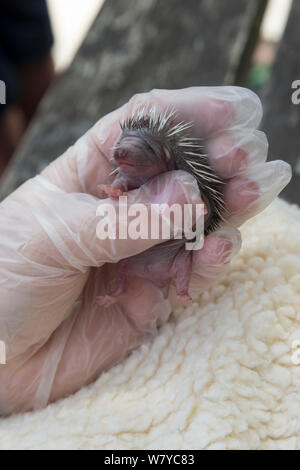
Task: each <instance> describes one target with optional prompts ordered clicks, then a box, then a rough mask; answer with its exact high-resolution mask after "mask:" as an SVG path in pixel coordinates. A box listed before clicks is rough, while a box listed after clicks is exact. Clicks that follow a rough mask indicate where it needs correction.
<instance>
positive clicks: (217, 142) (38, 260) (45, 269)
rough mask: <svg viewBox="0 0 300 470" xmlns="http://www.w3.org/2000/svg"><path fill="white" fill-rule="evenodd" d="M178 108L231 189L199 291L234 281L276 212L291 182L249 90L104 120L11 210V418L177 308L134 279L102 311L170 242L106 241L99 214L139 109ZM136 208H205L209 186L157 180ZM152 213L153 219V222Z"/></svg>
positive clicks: (216, 92)
mask: <svg viewBox="0 0 300 470" xmlns="http://www.w3.org/2000/svg"><path fill="white" fill-rule="evenodd" d="M153 106H154V107H155V109H157V110H158V111H159V112H160V113H164V112H165V111H166V110H167V109H170V108H172V109H174V110H175V112H176V119H178V120H179V121H180V122H192V123H193V128H192V132H193V134H194V135H195V136H198V135H199V134H200V135H201V136H204V137H205V142H206V149H207V154H208V158H209V160H210V165H211V167H212V168H213V169H214V171H215V174H216V175H218V177H219V178H221V179H222V180H224V184H223V186H222V196H223V199H224V204H225V207H226V222H225V223H222V224H221V226H220V228H218V229H217V230H215V231H213V232H211V233H209V234H208V235H207V236H206V237H205V239H204V245H203V248H202V249H200V250H195V251H192V252H191V253H190V270H191V275H190V276H189V284H188V293H189V295H192V294H193V293H196V292H199V291H201V290H203V289H206V288H208V287H209V286H210V285H211V284H212V283H213V282H215V281H216V280H217V279H219V278H220V277H222V276H223V275H224V273H225V271H226V268H227V266H228V263H229V261H230V259H231V258H232V256H234V255H235V254H236V253H237V251H238V250H239V248H240V244H241V240H240V234H239V231H238V228H237V227H238V226H239V225H240V224H242V223H243V222H244V221H246V220H247V219H248V218H250V217H252V216H254V215H255V214H257V213H258V212H259V211H261V210H262V209H264V208H265V207H266V206H267V205H268V204H269V203H270V202H271V201H272V200H273V199H274V198H275V197H276V196H277V195H278V194H279V192H280V191H281V190H282V189H283V188H284V186H285V185H286V184H287V183H288V181H289V180H290V176H291V173H290V167H289V165H287V164H286V163H284V162H282V161H272V162H268V163H266V157H267V148H268V144H267V140H266V137H265V135H264V134H263V133H262V132H260V131H258V130H256V129H257V126H258V124H259V122H260V119H261V114H262V110H261V104H260V101H259V99H258V97H257V96H256V95H255V94H253V93H252V92H251V91H249V90H246V89H243V88H238V87H195V88H188V89H182V90H174V91H171V90H153V91H151V92H150V93H145V94H139V95H136V96H134V97H133V98H132V99H131V100H130V101H129V102H128V103H126V104H125V105H124V106H122V107H121V108H119V109H117V110H116V111H114V112H112V113H110V114H108V115H107V116H105V117H104V118H102V119H100V121H99V122H97V123H96V124H95V126H94V127H93V128H92V129H90V130H89V131H88V132H87V133H86V134H85V135H84V136H83V137H82V138H80V139H79V140H78V141H77V142H76V144H75V145H74V146H72V147H71V148H70V149H68V150H67V151H66V152H65V153H64V154H63V155H62V156H61V157H60V158H58V159H57V160H56V161H54V162H53V163H52V164H51V165H50V166H49V167H48V168H46V169H45V170H44V171H43V173H42V174H41V175H38V176H36V177H35V178H33V179H32V180H29V181H27V182H26V183H25V184H24V185H23V186H21V187H20V188H19V189H18V190H17V191H15V192H14V193H12V194H11V195H10V196H9V197H8V198H7V199H6V200H4V201H3V202H2V204H1V206H0V227H1V237H0V269H1V275H0V298H1V307H0V308H1V310H0V340H1V341H3V342H5V344H6V352H7V364H6V365H4V366H0V415H9V414H11V413H15V412H21V411H27V410H31V409H37V408H40V407H44V406H46V405H47V404H48V403H49V402H51V401H54V400H56V399H58V398H60V397H64V396H67V395H68V394H71V393H74V392H76V391H77V390H78V389H80V388H81V387H82V386H84V385H86V384H88V383H90V382H92V381H93V380H95V379H96V378H97V376H99V374H100V373H101V372H102V371H104V370H106V369H108V368H109V367H111V366H112V365H114V364H116V363H117V362H119V361H120V360H122V359H123V358H124V357H125V356H126V355H127V354H128V353H129V352H130V351H131V350H132V349H133V348H135V347H137V346H138V345H139V344H141V342H142V341H143V340H144V339H145V338H146V337H147V336H148V335H149V333H153V332H154V331H155V328H156V325H157V323H160V322H162V321H165V320H166V318H168V315H169V314H170V313H171V311H172V309H173V308H174V307H176V303H177V299H178V295H177V294H178V292H176V289H175V288H174V287H173V286H171V287H170V289H169V291H168V296H166V291H165V289H162V288H160V287H159V286H158V285H157V283H155V282H152V280H151V279H150V278H147V277H145V276H139V270H136V272H135V271H134V269H133V271H132V273H133V274H132V275H130V276H128V278H127V280H126V289H124V291H123V292H122V295H120V296H119V297H118V298H117V300H116V301H115V302H113V303H112V304H111V305H101V302H99V296H100V297H103V296H104V295H105V294H106V293H107V288H108V281H109V282H111V281H113V280H114V277H115V276H116V275H117V269H116V267H117V266H118V264H119V263H120V262H122V260H124V259H127V258H131V263H133V261H132V260H134V258H132V257H135V256H140V255H141V253H143V252H145V251H146V250H151V249H153V248H154V247H155V246H157V245H159V244H160V243H161V242H162V239H159V238H158V239H157V238H156V239H151V238H149V239H134V240H133V239H130V238H128V239H119V238H115V239H112V238H107V239H100V238H98V237H97V224H98V222H99V218H98V217H97V216H96V212H97V209H98V208H99V205H101V204H103V202H104V201H105V202H106V203H113V204H116V201H112V200H111V199H109V198H108V197H107V194H105V193H104V192H103V188H106V187H110V186H111V185H112V182H113V176H112V175H111V173H112V170H113V169H114V167H113V163H112V161H111V157H112V152H113V149H114V148H115V147H116V145H117V144H118V142H119V140H120V136H121V132H122V130H121V127H120V122H121V121H122V120H124V119H127V118H128V117H130V116H131V115H133V114H134V113H135V112H136V110H138V109H146V110H147V109H150V108H151V107H153ZM127 196H128V204H129V205H132V204H136V203H143V204H144V205H145V206H146V207H147V208H148V210H149V211H150V208H151V205H152V204H156V203H159V202H164V203H166V204H167V205H172V204H175V203H176V204H179V205H180V206H182V207H183V206H184V205H185V204H197V203H199V202H201V201H202V202H203V200H202V199H201V194H200V192H199V189H198V185H197V182H196V180H195V178H194V177H193V176H191V175H190V174H189V173H187V172H184V171H177V170H175V171H167V172H165V173H162V174H158V175H155V176H153V177H151V178H149V180H147V181H146V182H145V183H144V184H142V185H141V186H140V187H138V188H135V189H133V190H131V189H130V188H129V190H128V193H127ZM148 216H149V214H148V213H146V214H145V218H148Z"/></svg>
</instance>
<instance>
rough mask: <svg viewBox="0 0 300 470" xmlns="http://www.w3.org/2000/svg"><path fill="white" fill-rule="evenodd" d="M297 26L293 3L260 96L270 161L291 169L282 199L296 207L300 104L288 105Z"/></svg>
mask: <svg viewBox="0 0 300 470" xmlns="http://www.w3.org/2000/svg"><path fill="white" fill-rule="evenodd" d="M299 24H300V2H299V1H296V0H294V2H293V5H292V9H291V12H290V16H289V19H288V23H287V26H286V29H285V33H284V36H283V38H282V41H281V42H280V45H279V48H278V51H277V55H276V59H275V63H274V65H273V68H272V73H271V78H270V81H269V83H268V85H267V87H266V89H265V90H264V93H263V97H262V99H263V104H264V109H265V117H264V120H263V124H262V128H263V130H264V131H265V132H266V133H267V135H268V138H269V142H270V152H269V155H270V158H271V159H273V160H274V159H277V158H281V159H283V160H286V161H287V162H289V163H290V164H291V165H292V168H293V179H292V181H291V183H290V184H289V185H288V186H287V187H286V188H285V190H284V191H283V193H282V196H283V197H284V198H286V199H287V200H289V201H291V202H295V203H297V204H300V104H294V103H293V102H292V94H293V92H295V91H296V90H294V89H292V83H293V81H294V80H300V61H299V44H300V42H299ZM298 97H300V93H298Z"/></svg>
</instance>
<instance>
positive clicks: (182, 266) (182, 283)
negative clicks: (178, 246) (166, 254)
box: [172, 247, 192, 304]
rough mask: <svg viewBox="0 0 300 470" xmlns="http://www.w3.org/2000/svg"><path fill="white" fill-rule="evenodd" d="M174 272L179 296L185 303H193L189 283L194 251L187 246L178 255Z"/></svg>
mask: <svg viewBox="0 0 300 470" xmlns="http://www.w3.org/2000/svg"><path fill="white" fill-rule="evenodd" d="M172 272H173V274H174V281H175V287H176V294H177V296H178V297H179V298H180V299H181V300H182V301H183V302H185V303H188V304H191V303H192V298H191V297H190V295H189V283H190V279H191V275H192V252H191V251H189V250H186V249H185V247H183V248H182V250H181V251H180V252H179V253H178V255H177V256H176V258H175V260H174V263H173V266H172Z"/></svg>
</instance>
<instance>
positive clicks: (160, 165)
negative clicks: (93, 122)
mask: <svg viewBox="0 0 300 470" xmlns="http://www.w3.org/2000/svg"><path fill="white" fill-rule="evenodd" d="M191 128H192V123H185V122H178V121H177V120H176V113H175V111H173V110H172V111H166V112H165V113H160V112H159V111H158V110H157V109H156V108H155V107H152V108H151V109H150V110H148V111H147V110H146V109H145V108H143V109H140V110H138V111H136V112H134V113H133V114H132V115H131V116H130V117H129V118H127V119H126V120H125V121H123V122H121V129H122V134H121V138H120V142H119V144H118V146H117V147H116V148H115V149H114V154H113V162H114V164H115V166H116V168H115V170H114V171H113V174H114V175H115V179H114V181H113V183H112V184H111V185H101V189H102V190H103V191H104V192H105V193H106V194H107V195H108V196H109V197H111V198H118V197H119V196H121V195H123V194H124V193H126V192H127V191H130V190H132V189H136V188H138V187H140V186H141V185H142V184H144V183H146V182H147V181H148V180H149V179H150V178H152V177H154V176H157V175H158V174H160V173H164V172H166V171H172V170H185V171H187V172H189V173H191V174H192V175H193V176H194V177H195V178H196V180H197V183H198V186H199V189H200V194H201V198H202V199H203V202H204V204H205V207H206V211H207V214H206V218H205V227H204V232H205V234H206V235H207V234H209V233H210V232H212V231H214V230H215V229H216V228H217V227H218V226H219V224H220V222H221V221H222V220H223V216H224V214H225V208H224V201H223V195H222V191H221V185H222V184H223V181H222V180H221V179H220V178H219V177H218V176H217V175H216V174H215V173H214V171H213V169H212V168H211V166H210V164H209V160H208V157H207V155H206V154H205V149H204V145H203V139H202V138H195V137H193V136H191V135H190V133H191ZM185 242H186V240H185V239H181V240H171V241H167V242H164V243H161V244H159V245H157V246H155V247H153V248H151V249H149V250H147V251H146V252H144V253H141V254H138V255H136V256H133V257H131V258H128V259H126V260H123V261H120V262H119V263H118V269H117V273H118V274H117V279H116V285H115V286H114V289H113V291H112V292H111V293H107V294H106V295H103V296H101V297H98V302H99V303H100V304H102V305H105V306H109V305H111V304H112V303H114V302H116V301H117V299H118V298H119V296H121V295H122V294H123V293H124V292H126V289H127V281H128V279H129V278H130V277H132V276H137V277H142V278H146V279H149V280H151V281H152V282H153V283H154V284H155V285H156V286H158V287H160V288H163V289H165V293H166V295H167V291H168V287H169V286H170V284H171V283H172V284H175V286H176V292H177V294H178V295H179V297H181V298H182V299H183V300H185V301H187V302H191V299H190V297H189V295H188V285H189V280H190V276H191V269H192V251H189V250H186V249H185Z"/></svg>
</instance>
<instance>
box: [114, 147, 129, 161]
mask: <svg viewBox="0 0 300 470" xmlns="http://www.w3.org/2000/svg"><path fill="white" fill-rule="evenodd" d="M126 158H128V151H127V150H125V149H122V148H121V149H118V150H117V151H116V153H115V159H116V160H126Z"/></svg>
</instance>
